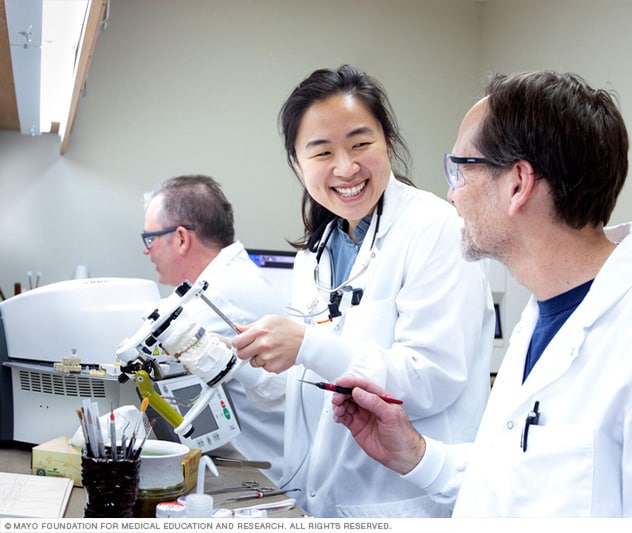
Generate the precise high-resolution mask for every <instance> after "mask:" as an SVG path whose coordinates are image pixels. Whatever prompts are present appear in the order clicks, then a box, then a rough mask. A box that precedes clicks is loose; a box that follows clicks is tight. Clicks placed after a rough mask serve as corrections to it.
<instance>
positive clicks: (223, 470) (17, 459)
mask: <svg viewBox="0 0 632 533" xmlns="http://www.w3.org/2000/svg"><path fill="white" fill-rule="evenodd" d="M32 447H33V446H32V445H28V444H24V443H17V442H0V472H10V473H15V474H31V450H32ZM210 455H218V456H221V457H227V458H234V459H242V460H243V459H244V457H242V456H241V455H240V454H239V453H238V452H237V451H236V450H235V449H234V447H232V446H231V445H230V444H228V445H225V446H222V447H221V448H218V449H216V450H213V452H212V453H211V454H210ZM222 463H224V462H221V463H220V462H219V461H218V462H217V464H216V466H217V470H218V472H219V477H216V476H215V475H214V474H212V473H211V472H210V471H209V470H208V468H207V469H206V479H205V490H206V491H210V490H213V489H221V488H228V487H239V486H242V484H243V483H247V482H256V483H257V484H258V485H257V486H258V487H266V488H273V489H276V488H277V487H276V486H275V485H274V483H272V481H270V480H269V479H268V478H267V477H266V476H265V475H264V474H263V472H262V471H261V470H259V469H257V468H253V467H250V466H241V465H240V464H239V462H238V461H235V465H234V466H233V465H231V466H227V464H228V463H226V464H222ZM243 494H245V493H244V492H243V491H239V492H226V493H223V494H214V495H213V499H214V507H215V508H227V509H236V508H238V507H249V506H254V505H256V504H257V503H261V504H266V503H272V502H275V501H279V502H280V501H282V500H285V499H287V498H291V497H292V496H293V494H292V493H291V492H290V493H288V494H287V495H284V494H280V495H275V496H269V497H266V498H263V499H254V498H253V499H248V500H242V501H238V502H234V501H229V498H231V497H234V496H239V495H243ZM84 506H85V491H84V489H83V487H73V489H72V492H71V495H70V500H69V502H68V506H67V508H66V512H65V514H64V517H65V518H81V517H83V511H84ZM303 516H306V514H305V512H304V511H303V510H302V509H301V508H300V507H298V506H295V507H293V508H292V509H281V510H269V511H268V517H270V518H287V517H303Z"/></svg>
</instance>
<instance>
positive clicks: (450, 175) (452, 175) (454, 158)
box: [443, 154, 494, 190]
mask: <svg viewBox="0 0 632 533" xmlns="http://www.w3.org/2000/svg"><path fill="white" fill-rule="evenodd" d="M493 164H494V163H493V162H492V161H490V160H489V159H485V158H484V157H459V156H458V155H453V154H445V155H444V156H443V171H444V172H445V179H446V180H447V181H448V185H449V186H450V189H453V190H454V189H458V188H459V187H463V185H465V176H463V173H462V172H461V171H460V170H459V165H493Z"/></svg>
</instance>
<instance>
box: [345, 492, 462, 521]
mask: <svg viewBox="0 0 632 533" xmlns="http://www.w3.org/2000/svg"><path fill="white" fill-rule="evenodd" d="M336 511H337V514H338V517H339V518H449V517H450V515H451V512H452V511H451V507H450V506H448V505H447V504H443V503H438V502H437V501H435V500H434V499H432V498H431V497H430V496H419V497H416V498H408V499H401V500H395V501H391V502H383V503H377V502H373V503H370V504H363V505H337V506H336Z"/></svg>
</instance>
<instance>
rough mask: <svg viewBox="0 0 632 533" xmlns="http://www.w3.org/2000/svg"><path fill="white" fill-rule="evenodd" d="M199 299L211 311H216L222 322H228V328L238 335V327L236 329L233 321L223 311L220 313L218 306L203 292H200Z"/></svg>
mask: <svg viewBox="0 0 632 533" xmlns="http://www.w3.org/2000/svg"><path fill="white" fill-rule="evenodd" d="M200 299H201V300H202V301H203V302H204V303H205V304H206V305H208V306H209V307H210V308H211V309H212V310H213V311H215V312H216V313H217V316H219V317H220V318H221V319H222V320H223V321H224V322H226V324H228V325H229V326H230V328H231V329H232V330H233V331H234V332H235V333H237V335H239V334H240V333H241V331H239V329H237V326H235V324H234V323H233V321H232V320H231V319H230V318H228V317H227V316H226V315H225V314H224V313H222V312H221V311H220V310H219V308H218V307H217V306H216V305H215V304H214V303H213V302H211V300H209V299H208V298H207V297H206V296H205V295H204V294H200Z"/></svg>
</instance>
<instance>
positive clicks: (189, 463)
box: [182, 448, 202, 493]
mask: <svg viewBox="0 0 632 533" xmlns="http://www.w3.org/2000/svg"><path fill="white" fill-rule="evenodd" d="M201 457H202V450H200V449H199V448H191V449H190V450H189V453H187V454H186V455H185V456H184V457H183V458H182V474H183V475H184V485H185V486H186V492H187V493H189V492H191V491H192V490H194V489H195V487H196V486H197V476H198V467H199V465H200V459H201Z"/></svg>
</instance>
